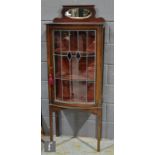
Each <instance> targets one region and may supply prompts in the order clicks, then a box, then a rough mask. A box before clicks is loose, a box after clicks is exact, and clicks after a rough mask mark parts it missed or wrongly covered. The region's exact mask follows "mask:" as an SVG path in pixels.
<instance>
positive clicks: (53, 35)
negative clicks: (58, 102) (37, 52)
mask: <svg viewBox="0 0 155 155" xmlns="http://www.w3.org/2000/svg"><path fill="white" fill-rule="evenodd" d="M52 38H53V41H52V44H53V46H52V47H53V65H54V99H56V78H55V55H54V53H55V42H54V41H55V31H53V33H52Z"/></svg>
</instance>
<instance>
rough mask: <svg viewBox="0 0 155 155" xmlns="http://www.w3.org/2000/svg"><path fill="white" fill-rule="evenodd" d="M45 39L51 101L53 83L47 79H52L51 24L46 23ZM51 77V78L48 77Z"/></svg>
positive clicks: (51, 98)
mask: <svg viewBox="0 0 155 155" xmlns="http://www.w3.org/2000/svg"><path fill="white" fill-rule="evenodd" d="M46 39H47V63H48V97H49V102H53V99H54V91H53V90H54V89H53V85H52V84H51V83H50V82H49V80H53V78H54V77H53V75H54V74H53V59H52V55H53V53H52V51H53V50H52V48H53V45H52V42H53V37H52V27H51V25H46ZM50 78H51V79H50Z"/></svg>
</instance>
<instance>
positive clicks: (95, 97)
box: [94, 30, 97, 102]
mask: <svg viewBox="0 0 155 155" xmlns="http://www.w3.org/2000/svg"><path fill="white" fill-rule="evenodd" d="M94 33H95V56H94V70H95V71H94V81H95V82H94V102H95V98H96V97H95V96H96V95H95V94H96V91H95V90H96V55H97V54H96V30H95V31H94Z"/></svg>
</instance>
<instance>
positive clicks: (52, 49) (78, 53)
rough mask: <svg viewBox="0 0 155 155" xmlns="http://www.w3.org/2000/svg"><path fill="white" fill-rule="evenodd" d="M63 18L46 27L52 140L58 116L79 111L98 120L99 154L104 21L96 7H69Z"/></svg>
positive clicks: (98, 142) (57, 127)
mask: <svg viewBox="0 0 155 155" xmlns="http://www.w3.org/2000/svg"><path fill="white" fill-rule="evenodd" d="M61 14H62V17H61V18H55V19H54V20H53V22H52V23H48V24H46V33H47V53H48V54H47V57H48V92H49V114H50V140H51V141H53V120H52V114H53V113H55V119H56V121H55V123H56V136H59V134H60V133H59V112H60V111H61V110H65V109H77V110H78V109H79V110H82V111H83V112H90V113H92V114H95V115H96V117H97V120H98V121H97V151H100V140H101V134H102V99H103V96H102V94H103V66H104V64H103V60H104V58H103V55H104V54H103V52H104V22H105V20H104V19H103V18H96V17H95V14H96V12H95V8H94V5H79V6H77V5H71V6H69V5H67V6H66V5H65V6H63V8H62V12H61Z"/></svg>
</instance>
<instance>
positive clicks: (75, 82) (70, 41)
mask: <svg viewBox="0 0 155 155" xmlns="http://www.w3.org/2000/svg"><path fill="white" fill-rule="evenodd" d="M53 62H54V80H55V82H54V95H55V98H54V100H55V101H58V102H62V103H72V104H74V103H76V104H95V85H96V79H95V77H96V76H95V75H96V30H60V29H59V30H54V31H53Z"/></svg>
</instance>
